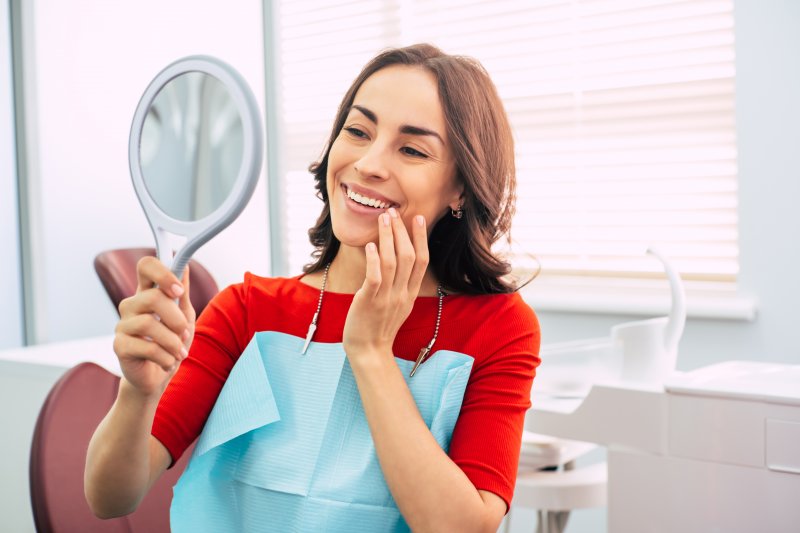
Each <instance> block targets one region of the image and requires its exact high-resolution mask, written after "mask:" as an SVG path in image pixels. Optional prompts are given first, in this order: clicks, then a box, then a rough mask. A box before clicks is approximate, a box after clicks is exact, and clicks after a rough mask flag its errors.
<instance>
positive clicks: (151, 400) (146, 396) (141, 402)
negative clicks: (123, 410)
mask: <svg viewBox="0 0 800 533" xmlns="http://www.w3.org/2000/svg"><path fill="white" fill-rule="evenodd" d="M163 392H164V390H163V389H162V390H158V391H154V392H144V391H142V390H140V389H138V388H137V387H135V386H134V385H133V384H132V383H131V382H130V381H128V380H127V379H125V377H124V376H123V377H122V379H120V382H119V400H120V401H122V402H124V403H126V404H128V405H133V406H135V407H137V408H139V409H152V410H154V411H155V408H156V407H157V406H158V402H159V401H160V400H161V395H162V394H163Z"/></svg>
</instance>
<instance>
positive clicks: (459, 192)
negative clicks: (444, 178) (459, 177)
mask: <svg viewBox="0 0 800 533" xmlns="http://www.w3.org/2000/svg"><path fill="white" fill-rule="evenodd" d="M447 205H448V206H449V207H450V209H452V210H453V211H455V210H457V209H458V207H459V206H461V207H463V206H464V184H463V183H460V182H459V183H457V184H456V186H455V191H454V193H453V197H452V198H451V200H450V203H448V204H447Z"/></svg>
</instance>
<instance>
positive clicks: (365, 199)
mask: <svg viewBox="0 0 800 533" xmlns="http://www.w3.org/2000/svg"><path fill="white" fill-rule="evenodd" d="M342 187H343V188H344V192H345V195H346V196H347V197H348V198H349V199H350V200H352V201H354V202H356V203H357V204H359V205H363V206H364V207H372V208H374V209H376V210H379V209H388V208H390V207H397V204H395V203H392V202H384V201H383V200H378V199H376V198H370V197H369V196H365V195H363V194H359V193H357V192H355V191H353V190H351V189H350V187H348V186H347V185H342Z"/></svg>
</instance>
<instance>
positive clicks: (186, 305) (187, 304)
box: [178, 265, 196, 325]
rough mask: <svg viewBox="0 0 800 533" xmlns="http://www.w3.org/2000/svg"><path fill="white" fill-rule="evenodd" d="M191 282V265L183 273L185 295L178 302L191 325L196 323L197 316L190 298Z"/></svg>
mask: <svg viewBox="0 0 800 533" xmlns="http://www.w3.org/2000/svg"><path fill="white" fill-rule="evenodd" d="M190 281H191V279H190V276H189V265H186V268H185V269H184V271H183V279H182V280H181V282H182V283H183V295H181V297H180V300H179V301H178V307H180V310H181V312H182V313H183V316H185V317H186V320H187V321H188V322H189V324H190V325H191V324H193V323H194V320H195V318H196V315H195V312H194V307H193V306H192V300H191V298H190V297H189V295H190V294H191V287H190Z"/></svg>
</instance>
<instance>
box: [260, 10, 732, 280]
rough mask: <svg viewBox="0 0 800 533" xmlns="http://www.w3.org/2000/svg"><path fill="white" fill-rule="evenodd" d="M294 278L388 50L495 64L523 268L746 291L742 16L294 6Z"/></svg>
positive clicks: (289, 195)
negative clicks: (315, 176)
mask: <svg viewBox="0 0 800 533" xmlns="http://www.w3.org/2000/svg"><path fill="white" fill-rule="evenodd" d="M275 9H276V13H275V16H274V22H275V25H276V28H275V31H276V32H277V33H276V35H277V39H276V40H277V43H276V49H275V50H274V54H275V57H276V66H277V68H276V70H277V79H278V80H280V82H281V86H280V87H279V113H278V115H279V119H278V120H279V132H278V135H280V136H281V138H282V141H281V142H282V144H283V150H282V152H281V154H280V157H281V158H282V160H281V162H280V166H281V169H282V171H281V175H282V177H283V179H284V181H283V195H284V198H282V199H281V202H282V203H283V205H284V206H286V208H285V209H286V211H285V213H286V218H285V221H284V223H285V226H286V227H285V232H284V234H286V235H288V244H287V245H286V247H287V249H288V254H287V263H286V269H287V272H291V273H297V272H299V270H300V268H301V266H302V265H303V264H305V263H307V262H308V261H309V255H308V254H309V252H310V250H311V248H310V245H309V244H308V239H307V237H306V231H307V229H308V228H309V227H310V226H311V225H313V223H314V221H315V219H316V216H317V215H318V214H319V211H320V207H321V203H320V202H319V201H318V200H317V199H316V198H314V196H313V189H312V179H311V177H310V175H309V174H308V172H307V171H306V169H307V167H308V164H309V163H311V162H312V161H313V160H314V159H315V158H316V157H318V155H319V154H320V152H321V151H322V149H323V144H324V142H325V141H326V140H327V136H328V134H329V133H330V127H331V124H332V122H333V118H334V114H335V111H336V107H337V105H338V103H339V101H340V99H341V97H342V95H343V94H344V92H345V90H346V89H347V87H348V86H349V84H350V83H351V82H352V80H353V79H354V78H355V76H356V75H357V74H358V72H359V70H360V69H361V67H362V66H363V65H364V64H365V63H366V62H367V61H368V60H369V59H370V58H371V57H372V56H373V55H374V54H375V53H376V52H377V51H379V50H380V49H382V48H385V47H389V46H398V45H406V44H411V43H414V42H421V41H428V42H431V43H434V44H436V45H437V46H439V47H441V48H442V49H443V50H444V51H446V52H448V53H455V54H464V55H470V56H473V57H475V58H476V59H478V60H480V61H481V62H482V63H483V65H484V66H485V67H486V69H487V70H488V71H489V73H490V75H491V76H492V79H493V80H494V82H495V84H496V85H497V87H498V91H499V93H500V95H501V97H502V98H503V100H504V103H505V106H506V109H507V111H508V114H509V117H510V120H511V123H512V127H513V129H514V134H515V140H516V151H517V180H518V186H517V193H518V200H517V215H516V217H515V220H514V225H513V228H512V237H513V239H514V244H513V247H512V251H513V252H515V253H516V254H517V255H515V256H514V261H513V262H514V264H515V265H516V266H519V267H522V268H534V266H535V265H534V262H533V261H532V260H531V259H530V257H531V256H535V257H536V259H537V260H538V262H540V263H541V266H542V272H543V274H544V276H543V278H547V277H548V276H556V277H558V276H562V277H563V276H566V277H572V278H574V277H576V276H580V277H583V278H584V279H585V278H586V277H592V276H595V277H596V276H599V277H603V278H606V279H607V278H618V279H625V280H631V279H647V278H652V277H654V276H656V274H657V273H659V272H660V270H661V269H660V265H659V264H658V263H657V262H655V261H653V260H652V259H650V258H648V257H645V256H644V255H643V252H644V250H645V249H646V247H647V246H648V245H650V244H652V245H657V246H658V247H659V248H660V249H661V251H662V252H663V253H664V254H665V255H667V256H669V257H671V259H672V260H673V261H674V263H675V265H676V267H677V268H678V269H679V271H680V272H681V273H682V275H683V277H684V279H686V280H696V281H697V282H709V281H710V282H713V283H715V284H718V285H719V284H725V283H727V284H732V283H734V282H735V280H736V275H737V272H738V245H737V238H738V235H737V214H736V209H737V181H736V144H735V124H734V107H733V106H734V101H733V98H734V50H733V14H732V10H733V6H732V2H731V0H721V1H703V0H696V1H675V0H616V1H614V0H594V1H588V0H574V1H556V0H551V1H547V0H542V1H536V2H528V1H511V0H506V1H491V2H489V1H464V0H461V1H449V0H435V1H429V0H424V1H423V0H392V1H390V0H386V1H373V2H357V1H351V2H347V1H339V2H334V1H326V2H296V1H291V2H290V1H286V0H284V1H281V2H279V3H278V5H277V6H276V7H275Z"/></svg>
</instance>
